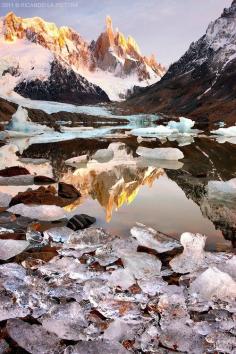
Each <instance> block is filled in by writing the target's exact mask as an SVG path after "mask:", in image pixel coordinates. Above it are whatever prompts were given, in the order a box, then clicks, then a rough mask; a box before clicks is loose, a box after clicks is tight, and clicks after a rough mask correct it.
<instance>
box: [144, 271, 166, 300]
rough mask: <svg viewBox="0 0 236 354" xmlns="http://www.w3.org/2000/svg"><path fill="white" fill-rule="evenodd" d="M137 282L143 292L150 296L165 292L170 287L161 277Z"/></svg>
mask: <svg viewBox="0 0 236 354" xmlns="http://www.w3.org/2000/svg"><path fill="white" fill-rule="evenodd" d="M137 282H138V285H139V287H140V288H141V289H142V291H143V292H144V293H146V294H148V295H150V296H155V295H156V294H158V293H163V292H165V291H166V288H167V286H168V284H167V283H166V282H165V281H164V280H163V279H162V277H160V276H156V277H152V278H147V279H139V280H138V281H137Z"/></svg>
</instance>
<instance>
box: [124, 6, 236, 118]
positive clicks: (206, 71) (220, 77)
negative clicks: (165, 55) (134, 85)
mask: <svg viewBox="0 0 236 354" xmlns="http://www.w3.org/2000/svg"><path fill="white" fill-rule="evenodd" d="M235 20H236V2H235V1H234V2H233V3H232V5H231V7H230V8H229V9H225V10H224V12H223V14H222V16H221V17H220V18H219V19H217V20H216V21H215V22H213V23H211V24H210V25H209V27H208V29H207V32H206V34H205V35H204V36H203V37H201V38H200V39H199V40H198V41H197V42H195V43H192V44H191V46H190V48H189V50H188V51H187V52H186V53H185V54H184V55H183V56H182V57H181V58H180V60H179V61H177V62H176V63H174V64H173V65H171V67H170V68H169V70H168V71H167V73H166V75H165V76H164V77H163V78H162V80H161V81H160V82H158V83H156V84H154V85H152V86H150V87H148V88H143V89H139V90H137V89H136V90H135V93H134V95H133V96H132V97H131V98H130V99H129V100H128V101H127V102H126V103H125V104H124V105H125V106H126V107H129V108H130V109H131V110H140V109H142V110H145V111H147V112H161V113H165V114H175V115H187V116H189V117H191V118H193V119H194V120H207V121H210V122H212V121H218V120H224V121H226V122H227V123H228V124H234V123H235V121H236V55H235V47H234V46H235V38H236V33H234V32H233V31H232V26H233V24H234V23H235ZM224 43H226V44H224ZM234 55H235V58H234V57H233V56H234ZM133 107H135V108H133Z"/></svg>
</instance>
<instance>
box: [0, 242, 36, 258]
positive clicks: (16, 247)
mask: <svg viewBox="0 0 236 354" xmlns="http://www.w3.org/2000/svg"><path fill="white" fill-rule="evenodd" d="M28 246H29V242H28V241H24V240H11V239H7V240H0V259H1V260H2V261H6V260H8V259H10V258H12V257H15V256H16V255H18V254H20V253H22V252H23V251H24V250H25V249H26V248H27V247H28Z"/></svg>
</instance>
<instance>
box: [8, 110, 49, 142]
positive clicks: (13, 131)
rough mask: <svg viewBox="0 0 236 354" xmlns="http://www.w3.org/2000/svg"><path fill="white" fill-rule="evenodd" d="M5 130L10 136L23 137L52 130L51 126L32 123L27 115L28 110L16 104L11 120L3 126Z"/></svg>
mask: <svg viewBox="0 0 236 354" xmlns="http://www.w3.org/2000/svg"><path fill="white" fill-rule="evenodd" d="M5 130H6V131H7V133H8V134H9V136H12V137H25V136H33V135H37V134H42V133H44V132H45V131H52V130H53V129H52V128H49V127H47V126H46V125H41V124H37V123H32V122H31V121H30V119H29V117H28V111H27V110H26V109H25V108H22V107H21V106H18V109H17V111H16V112H15V113H14V114H13V115H12V118H11V121H10V122H9V123H8V125H7V126H6V127H5Z"/></svg>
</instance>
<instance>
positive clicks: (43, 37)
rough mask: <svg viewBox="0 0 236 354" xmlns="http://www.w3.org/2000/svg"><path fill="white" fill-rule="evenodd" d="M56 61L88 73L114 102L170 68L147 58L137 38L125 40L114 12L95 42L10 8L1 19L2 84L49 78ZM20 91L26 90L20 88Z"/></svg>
mask: <svg viewBox="0 0 236 354" xmlns="http://www.w3.org/2000/svg"><path fill="white" fill-rule="evenodd" d="M12 44H13V45H12ZM36 52H37V54H36ZM36 57H37V58H36ZM41 59H42V62H41ZM52 62H56V63H57V65H56V66H57V67H58V65H59V64H60V65H61V66H62V68H66V70H67V71H71V70H72V71H73V72H74V73H75V75H79V76H80V77H84V78H85V79H86V80H87V81H88V82H89V83H91V84H90V86H91V87H92V86H94V87H96V86H98V87H100V88H101V89H103V90H104V91H105V92H106V93H107V94H108V96H109V97H110V99H112V100H117V99H120V98H121V97H123V98H124V97H125V95H126V94H127V92H128V91H130V90H132V88H133V87H134V86H137V85H138V86H147V85H149V84H152V83H154V82H156V81H158V80H159V79H160V78H161V76H163V74H164V72H165V69H164V68H163V67H162V66H161V65H160V64H158V63H157V62H156V60H155V58H154V57H153V56H152V57H150V58H148V57H145V56H142V54H141V52H140V49H139V47H138V45H137V43H136V41H135V40H134V39H133V38H132V37H131V36H129V37H128V38H125V36H124V35H123V34H122V33H121V32H119V31H118V30H116V31H115V30H113V25H112V19H111V18H110V17H109V16H108V17H107V19H106V29H105V32H103V33H102V34H101V35H100V36H99V37H98V39H97V40H96V41H93V42H92V43H88V42H87V41H85V40H84V39H83V38H82V37H81V36H80V34H79V33H78V32H76V31H74V30H73V29H71V28H69V27H65V26H64V27H57V26H56V25H55V24H54V23H49V22H46V21H44V20H43V19H41V18H39V17H33V18H29V19H23V18H21V17H17V16H16V15H15V14H14V13H13V12H10V13H8V14H7V15H6V16H5V17H4V18H2V19H1V20H0V67H1V68H2V73H4V75H3V76H4V77H1V78H0V81H1V84H2V87H8V91H9V90H10V89H12V88H14V85H19V84H21V82H22V81H25V82H27V83H29V82H30V81H32V80H41V81H42V80H47V79H48V78H50V68H51V63H52ZM29 65H30V68H29V67H28V66H29ZM22 66H23V68H22ZM54 67H55V66H54ZM6 72H7V73H8V75H6ZM26 72H28V74H26ZM13 73H14V75H13ZM9 75H10V76H11V77H9ZM6 81H7V83H6ZM9 82H11V85H10V86H11V87H9ZM23 86H24V87H25V86H26V85H20V87H21V89H22V87H23ZM15 90H16V91H17V92H19V93H21V94H22V95H24V94H25V92H22V91H21V90H20V91H19V87H18V88H17V89H15ZM28 94H30V92H28V93H27V95H28ZM47 98H48V95H47Z"/></svg>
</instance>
